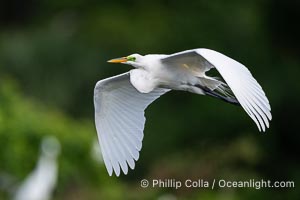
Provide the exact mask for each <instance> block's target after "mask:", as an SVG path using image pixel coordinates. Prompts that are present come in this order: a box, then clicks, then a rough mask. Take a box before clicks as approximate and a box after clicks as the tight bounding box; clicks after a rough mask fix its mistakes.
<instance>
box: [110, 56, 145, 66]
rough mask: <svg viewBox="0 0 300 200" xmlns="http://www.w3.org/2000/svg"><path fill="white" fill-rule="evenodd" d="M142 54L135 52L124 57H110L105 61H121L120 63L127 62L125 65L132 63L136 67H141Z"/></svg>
mask: <svg viewBox="0 0 300 200" xmlns="http://www.w3.org/2000/svg"><path fill="white" fill-rule="evenodd" d="M142 58H143V56H142V55H140V54H137V53H134V54H131V55H129V56H126V57H121V58H115V59H111V60H109V61H107V62H109V63H122V64H127V65H132V66H134V67H136V68H138V67H141V64H142V63H141V61H142Z"/></svg>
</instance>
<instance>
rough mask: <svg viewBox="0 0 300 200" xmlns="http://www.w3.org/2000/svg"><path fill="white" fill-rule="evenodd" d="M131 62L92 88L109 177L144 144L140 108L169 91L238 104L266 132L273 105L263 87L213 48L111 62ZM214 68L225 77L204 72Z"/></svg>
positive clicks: (129, 163)
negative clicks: (271, 105) (129, 66)
mask: <svg viewBox="0 0 300 200" xmlns="http://www.w3.org/2000/svg"><path fill="white" fill-rule="evenodd" d="M108 62H110V63H123V64H128V65H132V66H133V67H135V69H133V70H130V71H129V72H127V73H124V74H120V75H117V76H114V77H111V78H107V79H104V80H100V81H99V82H98V83H97V84H96V86H95V90H94V105H95V123H96V129H97V133H98V139H99V143H100V146H101V151H102V155H103V159H104V163H105V166H106V169H107V171H108V173H109V175H112V173H113V171H114V172H115V174H116V175H117V176H119V175H120V171H121V169H122V171H123V173H124V174H127V172H128V166H129V167H130V168H131V169H134V167H135V161H137V160H138V158H139V151H140V150H141V148H142V140H143V129H144V124H145V117H144V110H145V109H146V107H147V106H148V105H149V104H151V103H152V102H153V101H154V100H155V99H157V98H159V97H160V96H161V95H163V94H165V93H166V92H168V91H170V90H183V91H188V92H192V93H196V94H202V95H209V96H213V97H216V98H219V99H221V100H224V101H226V102H229V103H232V104H237V105H241V106H242V107H243V109H244V110H245V111H246V112H247V114H248V115H249V116H250V117H251V118H252V120H253V121H254V122H255V123H256V125H257V127H258V129H259V131H265V130H266V127H269V120H271V118H272V116H271V112H270V111H271V107H270V104H269V101H268V99H267V97H266V95H265V93H264V91H263V90H262V88H261V86H260V85H259V84H258V83H257V81H256V80H255V79H254V78H253V76H252V75H251V73H250V71H249V70H248V69H247V68H246V67H245V66H244V65H242V64H241V63H239V62H237V61H235V60H233V59H231V58H229V57H227V56H225V55H223V54H221V53H219V52H216V51H213V50H209V49H193V50H187V51H182V52H179V53H175V54H171V55H162V54H150V55H145V56H142V55H139V54H132V55H130V56H127V57H122V58H118V59H112V60H109V61H108ZM211 68H215V69H216V70H217V71H218V72H219V73H220V75H221V76H222V78H223V79H224V81H222V80H221V79H219V78H215V77H210V76H208V75H207V74H205V73H206V72H207V71H209V70H210V69H211Z"/></svg>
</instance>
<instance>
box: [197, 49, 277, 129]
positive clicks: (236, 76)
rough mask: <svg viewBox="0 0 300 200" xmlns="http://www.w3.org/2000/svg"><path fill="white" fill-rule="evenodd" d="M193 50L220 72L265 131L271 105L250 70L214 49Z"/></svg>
mask: <svg viewBox="0 0 300 200" xmlns="http://www.w3.org/2000/svg"><path fill="white" fill-rule="evenodd" d="M195 51H196V52H197V53H198V54H199V55H200V56H203V57H204V58H205V59H206V60H207V61H208V62H209V63H211V64H212V65H213V66H214V67H215V68H216V69H217V70H218V71H219V72H220V74H221V76H222V77H223V78H224V80H225V81H226V83H227V84H228V86H229V87H230V89H231V90H232V92H233V93H234V95H235V96H236V98H237V99H238V101H239V102H240V104H241V105H242V107H243V108H244V110H245V111H246V112H247V113H248V115H249V116H250V117H251V118H252V119H253V121H254V122H255V123H256V124H257V127H258V129H259V130H262V131H265V130H266V127H267V128H268V127H269V120H271V118H272V115H271V112H270V111H271V107H270V104H269V101H268V99H267V97H266V95H265V93H264V91H263V89H262V87H261V86H260V85H259V84H258V82H257V81H256V80H255V79H254V78H253V76H252V74H251V73H250V71H249V70H248V69H247V68H246V67H245V66H244V65H242V64H241V63H239V62H237V61H235V60H233V59H231V58H229V57H227V56H225V55H223V54H221V53H218V52H216V51H213V50H209V49H196V50H195ZM268 119H269V120H268Z"/></svg>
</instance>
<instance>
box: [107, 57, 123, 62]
mask: <svg viewBox="0 0 300 200" xmlns="http://www.w3.org/2000/svg"><path fill="white" fill-rule="evenodd" d="M107 62H109V63H123V62H127V58H126V57H122V58H115V59H111V60H109V61H107Z"/></svg>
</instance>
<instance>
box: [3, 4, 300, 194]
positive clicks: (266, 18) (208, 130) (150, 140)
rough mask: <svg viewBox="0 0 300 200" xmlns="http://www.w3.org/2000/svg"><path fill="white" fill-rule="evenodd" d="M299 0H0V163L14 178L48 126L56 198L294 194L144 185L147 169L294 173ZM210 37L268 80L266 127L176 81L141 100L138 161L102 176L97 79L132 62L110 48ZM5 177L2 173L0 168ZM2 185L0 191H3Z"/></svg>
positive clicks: (208, 174) (177, 46)
mask: <svg viewBox="0 0 300 200" xmlns="http://www.w3.org/2000/svg"><path fill="white" fill-rule="evenodd" d="M299 6H300V5H299V1H293V0H286V1H279V0H263V1H261V0H253V1H237V0H229V1H217V0H213V1H205V0H194V1H183V0H179V1H170V0H152V1H137V0H114V1H84V0H73V1H70V0H64V1H59V0H54V1H45V0H41V1H35V0H28V1H18V0H4V1H2V3H1V4H0V146H1V151H0V175H1V174H10V175H12V176H13V177H15V179H16V182H19V181H21V180H22V179H24V177H25V176H26V175H27V174H28V173H29V172H30V171H31V170H32V169H33V168H34V166H35V163H36V159H37V157H38V154H39V143H40V141H41V138H42V137H43V136H44V135H55V136H56V137H57V138H58V139H59V140H60V142H61V143H62V154H61V156H60V158H59V166H60V171H59V182H58V187H57V189H56V191H55V198H54V199H120V198H123V199H140V198H146V199H154V198H158V197H159V196H161V195H168V194H171V197H172V195H174V196H176V197H178V198H179V199H253V198H256V199H266V198H272V199H282V198H285V199H296V198H297V197H299V195H300V194H299V190H298V189H297V188H285V189H282V190H279V189H278V190H275V189H261V190H255V189H223V190H221V189H219V190H213V191H212V190H207V189H191V190H172V189H143V188H141V187H140V186H139V182H140V180H141V179H143V178H144V177H146V178H149V179H153V178H177V179H180V180H184V179H187V178H191V179H193V178H194V179H197V178H205V179H207V180H212V179H214V178H222V177H223V178H224V177H225V178H228V179H230V178H231V179H234V178H236V179H238V180H239V179H241V180H243V179H248V178H265V179H271V180H292V181H295V182H296V185H297V183H299V179H300V171H299V167H300V166H299V165H300V163H299V158H298V157H299V154H298V153H297V152H298V151H297V150H298V149H297V146H298V143H299V134H298V132H299V126H298V119H299V117H298V114H299V112H300V107H299V104H298V102H299V101H300V95H299V92H300V84H299V83H298V80H299V75H300V68H299V66H300V58H299V52H300V48H299V47H300V42H299V34H300V33H299V30H298V29H297V28H296V25H297V23H298V21H299V19H300V17H299V12H298V10H297V9H298V8H299ZM199 47H205V48H210V49H214V50H217V51H220V52H222V53H224V54H226V55H228V56H230V57H232V58H234V59H236V60H238V61H240V62H241V63H243V64H245V65H246V66H247V67H248V68H249V69H250V71H251V72H252V74H253V75H254V77H255V78H256V79H257V80H258V82H259V83H260V84H261V85H262V87H263V88H264V90H265V92H266V94H267V96H268V98H269V100H270V103H271V106H272V114H273V120H272V122H271V127H270V129H269V130H268V131H267V133H266V134H260V133H258V131H257V129H256V127H255V124H254V123H253V122H252V121H251V119H250V118H249V117H248V116H247V115H246V113H245V112H244V111H243V110H242V109H241V108H239V107H236V106H232V105H228V104H225V103H223V102H221V101H219V100H217V99H212V98H209V97H203V96H196V95H194V94H188V93H183V92H171V93H168V94H167V95H165V96H163V97H161V98H160V99H159V100H158V101H157V102H155V103H154V104H152V105H151V106H150V107H149V109H148V110H147V112H146V115H147V116H146V117H147V123H146V127H145V139H144V142H143V149H142V151H141V156H140V160H139V161H138V162H137V165H136V169H135V170H134V171H131V172H129V175H127V176H122V177H121V178H118V179H116V178H114V177H108V175H107V173H106V171H105V168H104V166H103V165H101V164H98V163H95V161H93V160H92V159H91V158H90V148H91V145H92V141H93V140H94V139H95V138H96V132H95V128H94V125H93V116H94V114H93V88H94V85H95V83H96V82H97V81H98V80H100V79H102V78H105V77H109V76H113V75H116V74H119V73H122V72H124V71H127V70H129V69H130V67H129V66H124V65H108V64H107V63H106V60H108V59H110V58H114V57H119V56H125V55H129V54H132V53H140V54H149V53H166V54H169V53H174V52H177V51H182V50H186V49H192V48H199ZM0 177H1V176H0ZM8 196H9V195H8V193H7V192H5V191H4V190H3V191H2V190H0V199H1V198H2V199H6V198H8Z"/></svg>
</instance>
